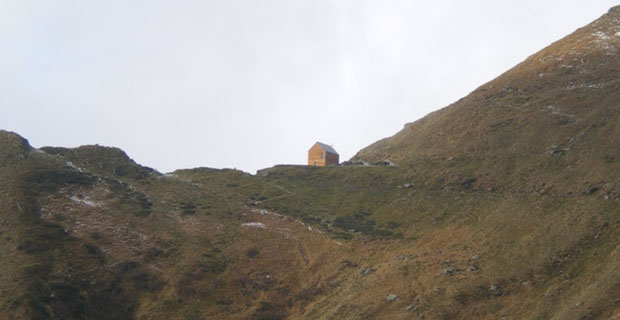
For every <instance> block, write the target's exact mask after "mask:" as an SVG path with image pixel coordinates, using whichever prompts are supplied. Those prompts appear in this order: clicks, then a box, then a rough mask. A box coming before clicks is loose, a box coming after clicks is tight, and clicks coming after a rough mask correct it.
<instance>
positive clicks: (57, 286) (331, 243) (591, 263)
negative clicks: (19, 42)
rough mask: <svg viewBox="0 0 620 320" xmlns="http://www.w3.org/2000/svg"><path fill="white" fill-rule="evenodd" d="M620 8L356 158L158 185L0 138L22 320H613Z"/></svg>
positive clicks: (9, 261) (79, 154)
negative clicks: (344, 162) (327, 164)
mask: <svg viewBox="0 0 620 320" xmlns="http://www.w3.org/2000/svg"><path fill="white" fill-rule="evenodd" d="M619 47H620V7H617V8H612V9H611V10H610V12H609V13H608V14H606V15H604V16H603V17H601V18H600V19H599V20H597V21H595V22H593V23H592V24H590V25H588V26H586V27H584V28H581V29H579V30H577V31H576V32H575V33H573V34H571V35H570V36H568V37H566V38H565V39H562V40H560V41H558V42H556V43H554V44H552V45H551V46H549V47H548V48H546V49H544V50H542V51H541V52H539V53H537V54H535V55H533V56H531V57H530V58H528V59H527V60H526V61H524V62H523V63H521V64H519V65H518V66H516V67H515V68H513V69H511V70H509V71H508V72H506V73H505V74H503V75H501V76H500V77H498V78H497V79H495V80H493V81H491V82H489V83H487V84H485V85H483V86H481V87H480V88H478V89H477V90H475V91H474V92H472V93H471V94H470V95H469V96H467V97H465V98H463V99H461V100H460V101H458V102H456V103H454V104H453V105H451V106H448V107H447V108H445V109H442V110H440V111H437V112H435V113H432V114H430V115H428V116H427V117H425V118H424V119H421V120H419V121H416V122H414V123H412V124H408V125H406V126H405V128H404V129H403V130H402V131H401V132H399V133H397V134H396V135H395V136H393V137H391V138H387V139H384V140H382V141H379V142H377V143H375V144H373V145H371V146H369V147H367V148H365V149H363V150H361V151H360V152H359V153H358V154H357V155H356V156H355V157H354V160H363V161H366V162H370V163H375V162H377V161H379V160H384V159H389V160H392V161H394V162H395V163H396V164H397V165H396V166H388V165H374V166H358V165H347V166H334V167H325V168H317V167H306V166H276V167H273V168H269V169H265V170H262V171H260V172H259V173H258V174H257V175H256V176H251V175H249V174H246V173H243V172H240V171H235V170H215V169H207V168H196V169H189V170H178V171H175V172H173V173H169V174H161V173H158V172H156V171H155V170H152V169H150V168H148V167H143V166H141V165H138V164H136V163H135V162H134V161H133V160H131V159H130V158H129V157H128V156H127V154H125V153H124V152H123V151H121V150H119V149H116V148H108V147H101V146H84V147H79V148H75V149H67V148H53V147H45V148H41V149H34V148H32V147H31V146H30V145H29V144H28V142H27V141H26V140H25V139H23V138H22V137H20V136H19V135H17V134H14V133H11V132H6V131H0V200H1V201H0V238H1V239H2V242H0V259H1V260H2V271H3V272H2V273H0V314H2V315H6V317H8V318H15V319H50V318H51V319H287V318H288V319H410V318H424V319H498V318H500V319H598V318H611V319H617V318H619V317H620V273H618V272H617V270H619V269H620V252H619V250H620V247H619V244H620V231H619V230H620V228H619V227H620V215H619V214H618V212H620V173H619V169H620V153H619V152H620V151H619V149H618V148H617V146H618V145H619V144H618V143H619V142H620V141H619V139H620V138H618V137H619V134H620V119H619V118H618V117H619V114H620V113H619V111H620V83H619V80H618V79H617V74H619V71H620V70H619V69H620V60H619V57H618V54H619V52H618V50H619V49H620V48H619Z"/></svg>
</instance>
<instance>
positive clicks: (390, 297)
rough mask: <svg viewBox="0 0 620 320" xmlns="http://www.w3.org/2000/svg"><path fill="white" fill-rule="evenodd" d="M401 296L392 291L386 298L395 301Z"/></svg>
mask: <svg viewBox="0 0 620 320" xmlns="http://www.w3.org/2000/svg"><path fill="white" fill-rule="evenodd" d="M399 298H400V297H399V296H398V295H395V294H393V293H390V294H388V296H387V298H386V300H387V301H388V302H393V301H396V300H398V299H399Z"/></svg>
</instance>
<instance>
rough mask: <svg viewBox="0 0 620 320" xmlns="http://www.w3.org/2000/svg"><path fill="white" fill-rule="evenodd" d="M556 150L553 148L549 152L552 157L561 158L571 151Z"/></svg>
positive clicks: (566, 149)
mask: <svg viewBox="0 0 620 320" xmlns="http://www.w3.org/2000/svg"><path fill="white" fill-rule="evenodd" d="M552 147H553V146H552ZM556 148H557V146H556ZM556 148H552V149H551V150H549V154H550V155H551V156H553V157H561V156H563V155H564V154H566V152H568V151H569V150H570V149H568V148H565V149H556Z"/></svg>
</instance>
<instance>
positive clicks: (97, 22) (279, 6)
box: [0, 0, 618, 173]
mask: <svg viewBox="0 0 620 320" xmlns="http://www.w3.org/2000/svg"><path fill="white" fill-rule="evenodd" d="M617 4H618V3H617V2H616V1H605V0H589V1H583V0H519V1H497V0H495V1H482V0H474V1H456V0H454V1H445V0H444V1H439V0H436V1H417V0H408V1H405V0H261V1H256V0H220V1H209V0H195V1H190V0H169V1H155V0H142V1H141V0H135V1H131V0H123V1H119V0H103V1H99V0H88V1H83V0H54V1H50V0H39V1H34V0H0V129H5V130H10V131H15V132H17V133H19V134H21V135H22V136H24V137H25V138H27V139H29V140H30V143H31V144H32V145H33V146H35V147H42V146H48V145H52V146H65V147H75V146H79V145H84V144H100V145H107V146H116V147H119V148H121V149H123V150H125V152H127V153H128V154H129V156H130V157H132V158H133V159H134V160H136V161H137V162H139V163H141V164H143V165H146V166H150V167H153V168H155V169H157V170H159V171H162V172H169V171H172V170H174V169H178V168H191V167H198V166H207V167H216V168H237V169H241V170H244V171H247V172H251V173H254V172H255V171H256V170H257V169H260V168H265V167H270V166H273V165H276V164H304V163H305V162H306V157H307V150H308V149H309V148H310V147H311V146H312V144H314V142H315V141H321V142H325V143H327V144H333V146H334V148H335V149H336V150H337V151H338V152H339V153H340V158H341V161H342V160H347V159H349V158H350V157H352V156H353V155H354V154H355V153H356V152H357V151H358V150H359V149H361V148H363V147H365V146H367V145H369V144H371V143H373V142H374V141H376V140H378V139H381V138H384V137H387V136H391V135H393V134H395V133H396V132H397V131H399V130H400V129H401V128H402V126H403V125H404V124H405V123H407V122H411V121H414V120H416V119H418V118H420V117H423V116H424V115H425V114H427V113H429V112H431V111H433V110H436V109H439V108H442V107H445V106H446V105H448V104H449V103H452V102H454V101H456V100H458V99H459V98H461V97H463V96H465V95H467V94H468V93H469V92H471V91H472V90H474V89H475V88H476V87H478V86H480V85H482V84H483V83H485V82H487V81H489V80H491V79H493V78H494V77H496V76H498V75H499V74H501V73H503V72H504V71H506V70H507V69H509V68H511V67H512V66H514V65H515V64H517V63H519V62H521V61H522V60H524V59H525V58H526V57H527V56H529V55H531V54H533V53H535V52H536V51H538V50H540V49H542V48H543V47H545V46H547V45H549V44H550V43H551V42H553V41H556V40H559V39H560V38H562V37H563V36H565V35H567V34H569V33H570V32H572V31H574V30H575V29H577V28H579V27H581V26H583V25H585V24H587V23H589V22H591V21H592V20H594V19H596V18H598V17H600V16H601V15H602V14H604V13H605V12H607V10H608V9H609V8H610V7H612V6H613V5H617Z"/></svg>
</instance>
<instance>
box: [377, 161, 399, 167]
mask: <svg viewBox="0 0 620 320" xmlns="http://www.w3.org/2000/svg"><path fill="white" fill-rule="evenodd" d="M372 165H373V166H389V167H394V166H396V164H394V162H392V161H390V160H388V159H385V160H381V161H377V162H373V163H372Z"/></svg>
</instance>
